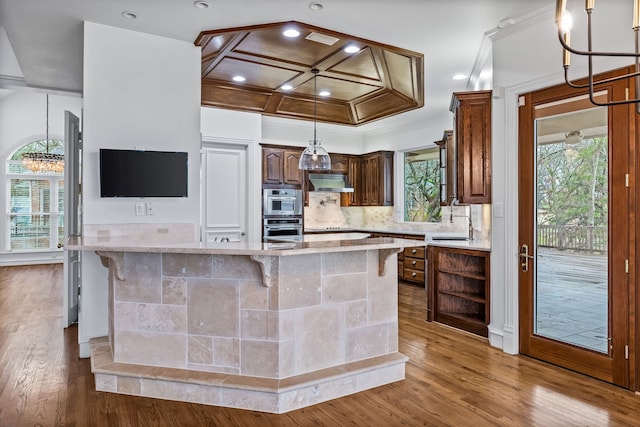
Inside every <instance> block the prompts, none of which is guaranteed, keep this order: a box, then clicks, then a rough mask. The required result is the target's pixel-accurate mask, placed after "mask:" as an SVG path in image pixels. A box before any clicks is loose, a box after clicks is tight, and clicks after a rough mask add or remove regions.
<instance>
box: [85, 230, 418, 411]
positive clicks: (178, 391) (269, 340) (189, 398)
mask: <svg viewBox="0 0 640 427" xmlns="http://www.w3.org/2000/svg"><path fill="white" fill-rule="evenodd" d="M100 245H103V246H100ZM409 245H415V241H405V240H403V239H362V241H357V240H354V241H347V242H339V243H338V244H334V243H332V244H328V243H319V244H314V245H311V246H307V245H304V246H301V245H299V246H297V247H296V248H289V249H282V250H280V249H272V247H271V246H268V247H266V248H265V247H257V248H253V247H248V248H243V247H240V246H232V245H230V244H225V245H223V246H221V247H219V248H218V247H214V248H211V247H206V248H188V247H182V248H166V247H165V248H162V249H160V248H151V249H150V248H148V247H147V248H144V247H140V248H137V247H135V246H128V247H126V248H125V247H121V248H120V250H118V249H117V248H116V245H115V244H113V245H112V246H108V245H107V246H105V243H103V242H102V241H101V242H98V243H96V244H95V245H92V246H89V245H86V242H85V245H76V247H78V248H82V249H84V250H87V249H89V248H91V249H93V250H94V251H95V252H96V253H97V254H98V255H99V256H100V258H101V261H102V263H103V265H104V266H105V267H107V268H108V270H109V280H108V281H109V292H108V295H109V319H108V324H109V325H108V330H109V332H108V336H106V337H101V338H94V339H93V340H91V342H90V347H91V366H92V371H93V373H94V375H95V383H96V389H97V390H99V391H106V392H114V393H123V394H131V395H136V396H145V397H154V398H161V399H170V400H179V401H186V402H193V403H202V404H209V405H219V406H226V407H233V408H242V409H249V410H257V411H264V412H272V413H284V412H287V411H291V410H294V409H298V408H302V407H305V406H309V405H314V404H316V403H320V402H323V401H327V400H330V399H335V398H338V397H341V396H345V395H349V394H353V393H357V392H360V391H362V390H366V389H370V388H373V387H377V386H380V385H383V384H388V383H392V382H395V381H399V380H402V379H404V376H405V363H406V362H407V360H408V359H407V357H406V356H404V355H403V354H401V353H399V352H398V282H397V259H396V254H397V252H399V251H400V250H402V248H403V247H405V246H409Z"/></svg>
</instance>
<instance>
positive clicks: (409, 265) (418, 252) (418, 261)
mask: <svg viewBox="0 0 640 427" xmlns="http://www.w3.org/2000/svg"><path fill="white" fill-rule="evenodd" d="M371 237H392V238H396V239H411V240H424V236H416V235H403V234H392V233H373V234H372V235H371ZM426 265H427V262H426V251H425V247H424V246H416V247H411V248H404V250H403V251H401V252H399V253H398V279H401V280H404V281H406V282H411V283H415V284H416V285H420V286H425V278H426V271H427V270H426Z"/></svg>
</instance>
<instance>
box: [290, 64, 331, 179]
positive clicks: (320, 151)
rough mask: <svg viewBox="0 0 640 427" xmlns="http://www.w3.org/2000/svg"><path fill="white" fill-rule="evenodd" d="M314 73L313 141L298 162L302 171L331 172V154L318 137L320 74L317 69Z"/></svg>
mask: <svg viewBox="0 0 640 427" xmlns="http://www.w3.org/2000/svg"><path fill="white" fill-rule="evenodd" d="M311 72H312V73H313V139H312V140H311V141H309V146H308V147H307V148H305V150H304V151H303V152H302V155H301V156H300V161H299V162H298V168H299V169H302V170H327V171H328V170H331V158H330V157H329V153H327V150H325V149H324V147H322V146H321V145H320V140H318V137H317V130H316V127H317V116H318V112H317V108H318V102H317V99H316V90H317V88H316V79H317V77H318V73H319V72H320V71H319V70H318V69H317V68H314V69H312V70H311Z"/></svg>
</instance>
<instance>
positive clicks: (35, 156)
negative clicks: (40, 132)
mask: <svg viewBox="0 0 640 427" xmlns="http://www.w3.org/2000/svg"><path fill="white" fill-rule="evenodd" d="M46 122H47V129H46V135H47V136H46V138H47V139H46V152H44V153H43V152H37V151H34V152H29V153H23V154H22V165H23V166H24V167H25V168H27V169H28V170H30V171H31V172H33V173H62V172H64V156H63V155H62V154H55V153H50V152H49V141H50V139H49V94H47V119H46Z"/></svg>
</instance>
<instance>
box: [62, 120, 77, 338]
mask: <svg viewBox="0 0 640 427" xmlns="http://www.w3.org/2000/svg"><path fill="white" fill-rule="evenodd" d="M64 123H65V125H64V140H65V146H64V150H65V151H64V157H65V168H64V237H65V239H64V240H65V242H66V241H67V239H68V238H69V236H78V235H80V233H81V224H82V221H81V210H80V196H81V192H80V158H81V150H82V143H81V140H80V119H79V118H78V117H76V116H75V115H73V114H72V113H71V112H69V111H65V112H64ZM80 256H81V253H80V252H79V251H65V258H64V281H65V283H66V287H65V295H64V298H63V306H64V307H63V310H64V312H63V315H64V324H65V326H69V325H71V324H72V323H76V322H77V321H78V302H79V298H80Z"/></svg>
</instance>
